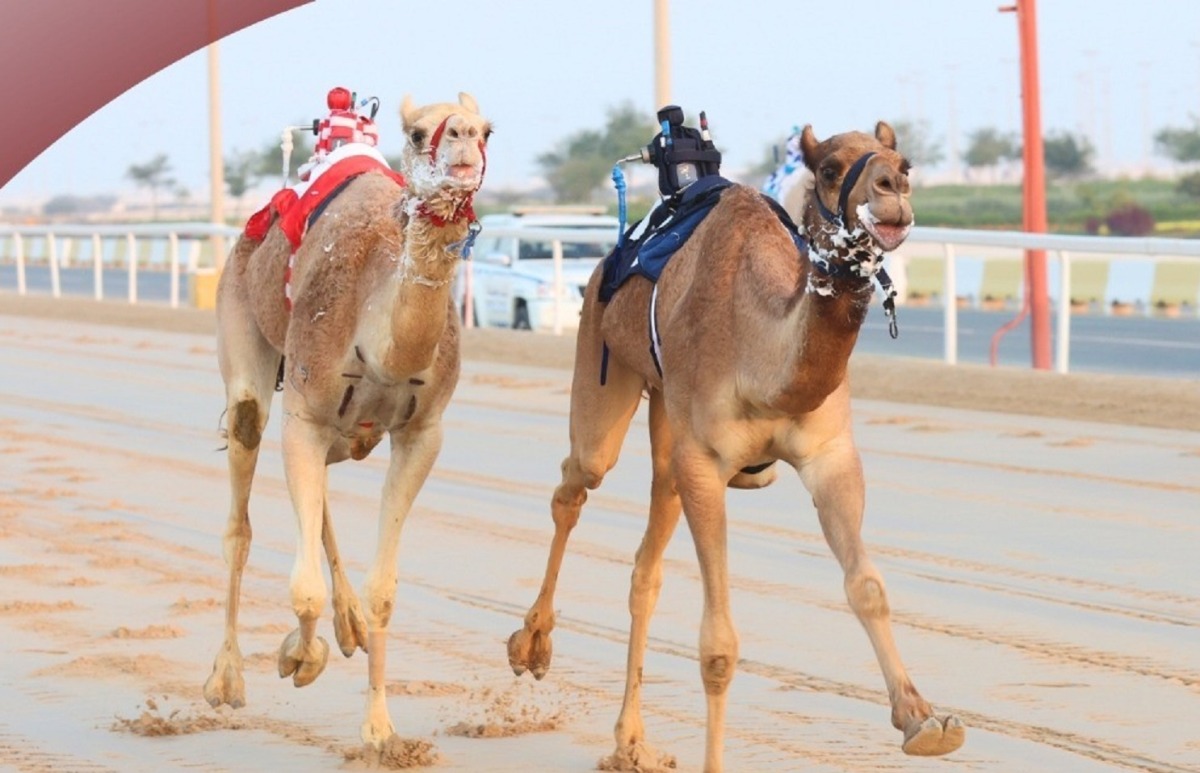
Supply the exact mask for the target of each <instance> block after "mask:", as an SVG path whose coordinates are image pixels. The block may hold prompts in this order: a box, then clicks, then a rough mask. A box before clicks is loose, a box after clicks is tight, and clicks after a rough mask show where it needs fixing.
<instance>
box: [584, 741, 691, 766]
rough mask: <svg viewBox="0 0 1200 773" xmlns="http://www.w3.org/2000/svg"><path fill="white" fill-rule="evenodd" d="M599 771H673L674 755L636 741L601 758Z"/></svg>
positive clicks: (619, 747)
mask: <svg viewBox="0 0 1200 773" xmlns="http://www.w3.org/2000/svg"><path fill="white" fill-rule="evenodd" d="M596 767H597V769H599V770H631V771H636V773H663V771H668V770H675V755H673V754H663V753H662V752H660V751H658V750H657V749H655V748H654V747H653V746H650V745H649V744H648V743H646V742H645V741H637V742H635V743H631V744H628V745H626V746H618V747H617V750H616V751H615V752H613V753H612V754H610V755H608V756H607V757H603V758H601V760H600V762H599V763H598V764H597V765H596Z"/></svg>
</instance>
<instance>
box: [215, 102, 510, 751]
mask: <svg viewBox="0 0 1200 773" xmlns="http://www.w3.org/2000/svg"><path fill="white" fill-rule="evenodd" d="M400 113H401V119H402V121H403V125H404V133H405V135H406V142H405V147H404V151H403V155H402V162H401V169H400V171H401V172H402V173H403V174H404V176H405V177H406V178H407V181H408V185H407V186H406V187H403V188H402V187H400V186H399V185H397V184H396V182H394V181H393V180H391V179H390V178H388V177H387V176H385V175H383V174H380V173H378V172H368V173H366V174H362V175H360V176H358V177H355V178H353V179H352V180H351V182H350V183H349V185H348V186H347V187H346V188H345V189H344V190H343V191H342V193H341V194H340V195H338V196H337V197H336V198H335V199H333V201H332V202H331V203H330V204H329V206H328V207H327V209H326V210H325V211H324V212H323V213H322V214H320V216H319V217H317V219H316V220H315V221H313V222H312V225H311V227H310V228H309V230H308V232H307V234H306V235H305V237H304V239H303V241H302V243H301V244H300V247H299V248H298V249H297V251H296V255H295V260H294V263H295V268H294V269H293V273H292V279H291V287H292V296H293V298H294V305H293V308H292V310H291V312H290V313H289V312H288V310H287V307H286V305H285V300H284V292H283V288H284V272H285V269H286V266H287V263H288V253H289V252H290V249H291V246H290V243H289V242H288V240H287V238H286V237H285V236H284V234H283V233H282V232H281V230H280V227H279V224H278V222H276V224H275V225H272V226H271V229H270V231H269V232H268V233H267V235H266V237H265V238H264V239H263V240H262V241H261V242H256V241H252V240H250V239H248V238H246V237H244V236H243V237H242V238H241V239H240V240H239V241H238V243H237V244H236V245H235V246H234V248H233V252H232V255H231V256H230V259H229V262H228V264H227V266H226V268H225V271H224V273H223V274H222V276H221V280H220V284H219V286H218V290H217V321H218V333H217V348H218V357H219V359H220V366H221V376H222V378H223V379H224V380H225V395H226V406H227V411H228V421H229V432H228V439H229V474H230V483H231V489H232V502H231V506H230V510H229V521H228V524H227V526H226V530H225V537H224V552H225V559H226V562H227V563H228V564H229V594H228V598H227V600H226V611H225V641H224V644H223V645H222V647H221V649H220V651H219V652H218V654H217V657H216V661H215V663H214V664H213V671H212V675H211V676H210V677H209V678H208V681H207V682H206V683H205V685H204V696H205V698H207V700H208V702H209V703H211V704H212V705H213V706H219V705H221V704H222V703H228V704H230V705H231V706H233V707H235V708H236V707H239V706H242V705H244V704H245V687H244V683H243V679H242V655H241V652H240V650H239V648H238V642H237V614H238V597H239V590H240V585H241V577H242V570H243V568H244V566H245V564H246V558H247V554H248V553H249V549H250V533H251V530H250V519H249V512H248V503H249V497H250V484H251V480H252V478H253V476H254V468H255V463H256V461H257V459H258V451H259V443H260V441H261V439H262V432H263V429H264V427H265V426H266V423H267V414H268V411H269V410H270V406H271V398H272V395H273V392H274V390H275V385H276V375H277V374H279V375H280V376H281V377H282V391H283V461H284V470H285V473H286V477H287V485H288V492H289V493H290V494H291V500H292V506H293V509H294V510H295V513H296V518H297V521H298V525H299V539H298V542H297V552H296V560H295V564H294V567H293V570H292V577H291V598H292V608H293V610H294V611H295V613H296V617H297V618H298V621H299V628H298V629H297V630H295V631H293V632H292V633H290V634H288V636H287V637H286V639H285V640H284V642H283V644H282V646H281V647H280V650H279V675H280V676H281V677H286V676H291V677H292V681H293V683H294V684H295V685H296V686H297V687H302V686H304V685H306V684H309V683H310V682H312V681H313V680H314V679H316V678H317V676H318V675H319V674H320V673H321V671H322V670H323V669H324V668H325V662H326V659H327V658H328V655H329V645H328V644H327V643H326V642H325V640H324V639H323V638H321V637H319V636H317V635H316V626H317V620H318V618H319V617H320V615H321V611H322V609H323V608H324V606H325V600H326V596H327V592H326V587H325V579H324V576H323V574H322V570H321V566H320V557H321V556H320V554H321V547H322V545H324V548H325V552H326V554H327V555H328V558H329V565H330V570H331V574H332V577H333V624H334V632H335V634H336V637H337V642H338V645H339V647H340V648H341V650H342V653H343V654H344V655H346V656H347V657H349V656H350V655H352V654H353V653H354V650H355V649H356V648H358V647H361V648H362V649H363V650H365V651H366V653H367V662H368V674H369V677H368V680H369V686H368V690H367V707H366V719H365V721H364V722H363V725H362V738H363V741H364V742H366V743H369V744H372V745H374V746H376V747H379V746H381V745H382V744H383V743H384V741H386V739H387V738H388V737H390V736H391V735H392V733H393V729H392V723H391V719H390V717H389V715H388V710H387V702H386V698H385V690H384V687H385V685H384V662H385V655H386V650H387V643H386V638H387V626H388V621H389V619H390V617H391V614H392V606H393V601H394V598H395V592H396V582H397V576H396V572H397V567H396V554H397V546H398V542H399V538H400V529H401V527H402V526H403V524H404V519H405V516H407V515H408V511H409V508H410V507H411V505H412V502H413V499H414V497H416V495H417V492H418V491H419V490H420V488H421V486H422V484H423V483H424V482H425V478H426V476H427V475H428V474H429V470H430V468H431V467H432V465H433V463H434V460H435V458H436V457H437V454H438V451H439V450H440V448H441V443H442V429H441V416H442V411H443V410H444V409H445V407H446V404H447V402H448V401H449V400H450V395H451V393H452V392H453V391H454V387H455V384H456V382H457V380H458V370H459V351H458V346H459V324H458V317H457V315H456V314H455V310H454V303H453V299H452V298H451V282H452V280H453V279H454V276H455V271H456V269H457V266H458V261H459V257H460V250H461V248H462V246H463V244H464V242H463V240H464V238H465V237H466V236H467V234H468V226H469V221H470V220H471V218H472V217H473V213H472V211H471V201H472V197H473V196H474V194H475V192H476V191H477V190H478V188H479V186H480V184H481V183H482V181H483V171H484V163H485V146H486V142H487V138H488V136H489V135H490V133H491V126H490V124H489V123H488V121H487V120H486V119H484V118H483V116H481V115H480V113H479V109H478V107H477V106H476V104H475V100H474V99H472V98H471V97H470V95H467V94H459V103H458V104H435V105H429V106H426V107H422V108H416V107H414V106H413V104H412V102H411V100H410V99H409V98H408V97H405V99H404V103H403V105H402V107H401V111H400ZM281 357H283V358H284V359H283V364H282V365H281V361H280V358H281ZM385 434H386V435H387V436H388V437H389V439H390V440H391V462H390V464H389V466H388V470H387V478H386V482H385V483H384V488H383V496H382V502H381V506H380V516H379V518H380V520H379V536H378V543H377V545H376V549H375V558H374V562H373V564H372V565H371V568H370V570H369V572H368V574H367V579H366V583H365V586H364V588H363V603H362V604H361V605H360V603H359V601H358V598H357V597H356V596H355V594H354V592H353V590H352V589H351V588H350V585H349V582H348V581H347V578H346V573H345V569H344V567H343V566H342V563H341V560H340V558H339V556H338V552H337V545H336V543H335V541H334V534H333V525H332V522H331V520H330V515H329V507H328V496H327V491H326V486H327V476H326V466H327V465H330V464H333V463H334V462H339V461H342V460H345V459H347V458H353V459H362V458H364V457H365V456H367V454H369V453H370V452H371V449H372V448H374V447H375V445H376V444H377V443H378V442H379V441H380V440H381V439H382V438H383V436H384V435H385Z"/></svg>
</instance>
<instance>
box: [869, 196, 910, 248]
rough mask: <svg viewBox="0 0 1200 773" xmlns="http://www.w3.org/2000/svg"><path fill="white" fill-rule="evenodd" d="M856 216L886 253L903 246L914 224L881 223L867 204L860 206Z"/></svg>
mask: <svg viewBox="0 0 1200 773" xmlns="http://www.w3.org/2000/svg"><path fill="white" fill-rule="evenodd" d="M856 214H857V215H858V221H859V222H860V223H862V226H863V228H865V229H866V230H867V233H869V234H870V235H871V238H872V239H874V240H875V243H876V244H878V245H879V246H880V248H881V249H882V250H883V251H884V252H891V251H892V250H894V249H896V248H897V247H899V246H900V245H901V244H903V243H904V240H905V239H907V238H908V232H909V231H910V230H912V223H909V224H908V225H898V224H895V223H881V222H880V221H879V220H878V219H877V218H876V217H875V213H873V212H872V211H871V208H870V207H868V206H867V205H866V204H862V205H860V206H859V207H858V209H857V210H856Z"/></svg>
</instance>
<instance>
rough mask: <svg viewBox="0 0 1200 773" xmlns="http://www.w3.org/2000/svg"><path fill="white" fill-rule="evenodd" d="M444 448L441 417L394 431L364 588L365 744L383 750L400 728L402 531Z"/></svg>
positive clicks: (363, 727) (363, 738) (363, 732)
mask: <svg viewBox="0 0 1200 773" xmlns="http://www.w3.org/2000/svg"><path fill="white" fill-rule="evenodd" d="M441 448H442V426H441V423H440V417H433V418H432V419H431V420H430V421H429V423H428V424H426V425H425V426H424V427H420V428H417V427H413V426H411V425H410V427H409V428H408V429H407V430H406V431H405V433H404V434H403V435H400V434H399V433H392V450H391V461H390V462H389V464H388V471H387V478H386V480H385V482H384V489H383V497H382V500H381V503H380V510H379V540H378V544H377V546H376V549H375V559H374V561H373V562H372V565H371V569H370V571H369V572H368V573H367V581H366V583H365V585H364V587H363V598H364V599H365V600H366V607H367V608H366V617H367V632H368V633H367V641H368V646H367V648H366V650H367V707H366V718H365V720H364V721H363V724H362V740H363V742H364V743H367V744H371V745H372V746H374V747H375V748H380V747H382V746H383V744H384V742H385V741H387V739H388V738H389V737H391V736H392V735H393V734H394V733H395V730H394V729H393V727H392V719H391V716H389V714H388V708H387V684H386V680H385V673H386V672H385V667H386V663H387V627H388V623H389V622H390V621H391V618H392V610H393V608H394V605H395V601H396V582H397V578H396V554H397V551H398V549H399V546H400V530H401V529H402V528H403V527H404V521H405V519H406V518H407V517H408V513H409V510H411V509H412V503H413V500H414V499H416V496H417V492H419V491H420V490H421V486H422V485H424V483H425V479H426V478H427V477H429V471H430V470H431V469H432V468H433V463H434V461H436V460H437V456H438V452H440V451H441Z"/></svg>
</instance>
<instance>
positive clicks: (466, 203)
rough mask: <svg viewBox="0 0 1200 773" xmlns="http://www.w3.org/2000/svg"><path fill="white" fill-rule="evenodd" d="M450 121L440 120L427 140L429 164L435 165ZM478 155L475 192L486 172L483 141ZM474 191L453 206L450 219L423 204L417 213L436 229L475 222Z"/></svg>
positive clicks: (485, 149)
mask: <svg viewBox="0 0 1200 773" xmlns="http://www.w3.org/2000/svg"><path fill="white" fill-rule="evenodd" d="M449 121H450V116H446V117H445V118H443V119H442V122H441V123H439V124H438V125H437V128H436V129H434V130H433V136H432V137H430V138H429V163H430V164H436V163H437V152H438V146H439V145H441V144H442V135H443V134H445V132H446V124H447V123H448V122H449ZM479 155H480V156H482V157H483V168H482V169H480V170H479V185H476V186H475V191H477V190H479V188H480V187H481V186H482V185H483V175H484V174H485V173H486V172H487V145H486V144H485V143H484V141H483V140H479ZM475 191H471V194H470V195H469V196H467V197H466V198H465V199H463V200H462V201H460V202H459V203H458V204H456V205H455V206H454V211H453V212H451V213H450V217H442V216H441V215H438V214H437V213H435V212H432V211H430V209H429V207H428V206H426V205H425V203H424V202H422V203H421V205H420V206H419V207H418V208H417V212H418V213H419V214H420V215H421V216H423V217H425V218H428V220H429V221H430V222H431V223H433V224H434V225H435V226H437V227H438V228H443V227H444V226H445V225H446V224H447V223H461V222H462V221H464V220H465V221H467V222H472V221H474V220H475V208H474V206H473V202H474V199H475Z"/></svg>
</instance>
